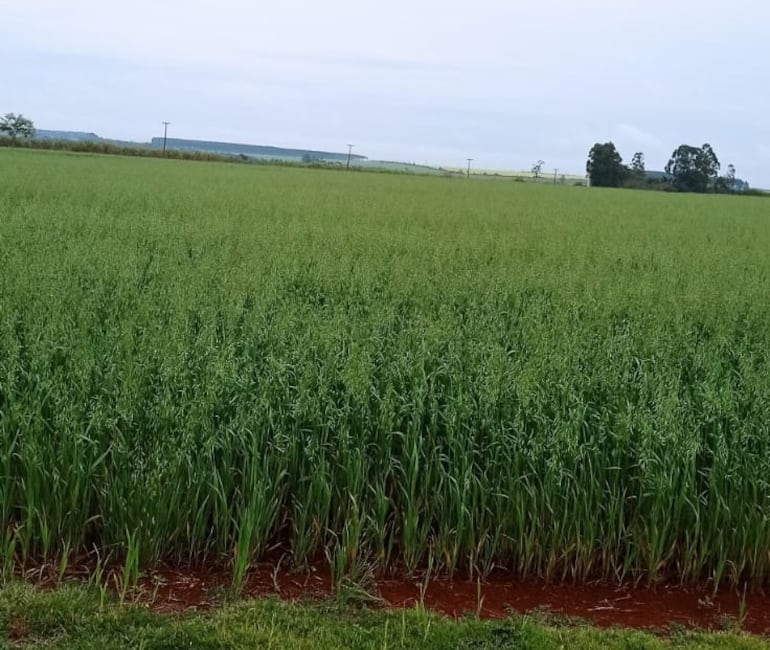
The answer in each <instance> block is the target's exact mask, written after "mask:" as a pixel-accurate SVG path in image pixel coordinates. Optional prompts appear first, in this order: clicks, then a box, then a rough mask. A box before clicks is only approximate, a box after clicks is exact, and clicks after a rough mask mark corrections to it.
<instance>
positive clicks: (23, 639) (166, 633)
mask: <svg viewBox="0 0 770 650" xmlns="http://www.w3.org/2000/svg"><path fill="white" fill-rule="evenodd" d="M0 647H2V648H5V647H9V648H10V647H13V648H37V647H44V648H52V649H58V650H91V649H93V650H102V649H103V648H111V649H113V650H120V649H122V648H125V649H126V650H129V649H130V650H134V649H135V648H144V649H147V650H149V649H153V650H161V649H168V650H177V649H179V648H195V649H196V650H207V649H212V650H213V649H215V648H216V649H223V650H224V649H227V650H247V649H254V650H256V649H258V648H259V649H261V648H271V649H272V650H281V649H286V650H349V649H350V648H372V649H373V650H385V649H392V650H409V649H410V648H414V649H415V650H456V649H457V648H467V649H474V650H514V649H517V650H518V649H521V648H524V649H527V650H550V649H553V650H558V649H560V648H571V649H575V650H581V649H583V650H587V649H589V648H607V649H609V650H612V649H614V648H618V649H620V648H626V649H627V648H638V649H642V648H643V649H648V650H665V649H666V648H683V649H688V650H697V649H706V648H713V649H718V648H724V649H725V650H726V649H728V648H729V649H730V650H734V649H738V650H760V649H761V648H767V647H768V645H767V643H766V641H765V640H763V639H761V638H758V637H750V636H747V635H741V634H726V633H714V634H705V633H695V632H684V633H680V634H677V635H675V636H672V637H671V638H669V639H665V638H660V637H655V636H653V635H651V634H649V633H642V632H634V631H623V630H597V629H594V628H591V627H587V626H570V627H566V626H559V625H556V624H553V623H551V624H543V623H541V622H538V621H537V620H536V619H533V618H529V617H526V616H522V617H514V618H510V619H508V620H503V621H478V620H475V619H473V618H466V619H463V620H460V621H452V620H449V619H446V618H442V617H440V616H436V615H433V614H430V613H427V612H424V611H421V610H419V609H411V610H401V611H390V612H386V611H379V612H378V611H367V610H362V609H349V608H342V607H329V606H323V605H318V604H316V605H311V604H301V603H300V604H297V603H294V604H290V603H280V602H276V601H273V600H263V601H259V602H253V603H239V604H235V605H229V606H226V607H223V608H221V609H218V610H214V611H211V612H206V613H197V614H196V613H187V614H183V615H179V616H175V617H171V616H160V615H157V614H153V613H151V612H149V611H147V610H146V609H145V608H144V607H133V606H125V607H117V606H115V605H113V604H110V603H107V604H106V606H102V604H100V602H99V597H98V595H97V594H94V593H92V592H88V591H85V590H84V589H82V588H77V587H71V586H68V587H65V588H63V589H61V590H59V591H55V592H42V591H36V590H34V589H32V588H30V587H26V586H22V585H19V584H11V585H7V586H5V587H2V588H0Z"/></svg>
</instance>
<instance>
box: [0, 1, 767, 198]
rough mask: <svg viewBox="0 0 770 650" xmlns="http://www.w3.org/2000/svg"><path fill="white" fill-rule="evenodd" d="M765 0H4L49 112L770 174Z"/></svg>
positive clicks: (373, 154) (20, 78) (26, 75)
mask: <svg viewBox="0 0 770 650" xmlns="http://www.w3.org/2000/svg"><path fill="white" fill-rule="evenodd" d="M768 25H770V3H768V1H767V0H735V2H732V3H730V2H724V0H722V1H719V2H717V1H715V0H622V1H621V0H551V2H543V1H542V0H541V1H539V2H518V1H514V0H475V1H473V0H463V1H459V0H422V1H421V0H387V1H385V2H383V1H379V2H374V1H372V0H330V1H327V2H318V1H317V0H316V1H311V0H270V1H269V2H259V1H258V0H257V1H255V0H251V1H248V0H219V1H218V2H211V1H206V2H204V1H202V0H186V1H185V2H182V1H178V2H164V1H163V0H131V1H130V2H120V3H117V2H110V1H109V0H68V1H67V2H62V0H25V1H23V2H19V1H18V0H0V56H1V57H2V60H3V61H4V62H5V63H6V65H5V66H4V70H3V75H2V81H0V113H5V112H8V111H12V112H21V113H24V114H25V115H27V116H28V117H31V118H32V119H33V120H34V121H35V124H36V126H38V127H39V128H50V129H63V130H83V131H94V132H96V133H98V134H99V135H101V136H104V137H113V138H122V139H132V140H139V141H147V140H149V139H150V138H151V137H152V136H157V135H161V134H162V126H161V121H163V120H169V121H170V122H171V126H170V127H169V135H170V136H171V135H173V136H175V137H182V138H199V139H208V140H225V141H238V142H246V143H252V144H268V145H277V146H289V147H302V148H312V149H325V150H333V151H344V150H345V149H346V148H345V144H346V143H348V142H350V143H354V144H355V150H354V151H355V152H357V153H361V154H364V155H367V156H369V157H370V158H379V159H391V160H393V159H395V160H406V161H413V162H417V163H431V164H444V165H455V166H462V165H464V164H465V158H467V157H472V158H474V159H475V161H474V165H476V166H478V167H483V168H488V169H495V168H498V169H529V168H530V167H531V166H532V164H533V163H534V162H535V161H536V160H538V159H543V160H545V162H546V168H547V169H549V170H552V169H553V168H559V170H560V171H564V172H568V173H579V174H582V173H584V172H585V159H586V154H587V152H588V150H589V148H590V147H591V145H592V144H593V143H594V142H596V141H601V142H604V141H607V140H612V141H614V142H615V143H616V145H617V146H618V148H619V150H620V152H621V154H622V155H623V157H624V159H625V160H626V161H627V162H630V160H631V157H632V155H633V153H634V152H635V151H643V152H644V153H645V154H646V158H647V168H648V169H661V168H662V167H663V166H664V165H665V163H666V161H667V160H668V157H669V156H670V154H671V152H672V151H673V150H674V149H675V148H676V147H677V146H678V145H679V144H681V143H688V144H693V145H701V144H703V143H704V142H710V143H711V144H712V145H713V146H714V148H715V150H716V152H717V155H718V156H719V158H720V160H721V162H722V165H723V167H726V166H727V164H728V163H734V164H735V166H736V168H737V171H738V176H740V177H743V178H746V179H747V180H749V182H751V183H752V185H754V186H760V187H770V45H769V42H770V37H769V36H768Z"/></svg>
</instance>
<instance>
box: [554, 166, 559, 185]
mask: <svg viewBox="0 0 770 650" xmlns="http://www.w3.org/2000/svg"><path fill="white" fill-rule="evenodd" d="M558 173H559V170H558V169H554V170H553V184H554V185H556V174H558Z"/></svg>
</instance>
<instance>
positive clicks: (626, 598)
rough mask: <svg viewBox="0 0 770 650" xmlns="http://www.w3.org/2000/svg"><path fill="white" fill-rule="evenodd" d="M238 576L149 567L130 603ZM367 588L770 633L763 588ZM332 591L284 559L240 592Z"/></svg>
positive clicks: (475, 603) (182, 602)
mask: <svg viewBox="0 0 770 650" xmlns="http://www.w3.org/2000/svg"><path fill="white" fill-rule="evenodd" d="M52 569H53V567H51V569H50V570H45V569H43V568H38V569H35V570H34V571H28V572H26V576H27V578H29V579H31V580H33V581H35V582H37V583H38V584H40V585H42V586H52V585H53V584H55V583H56V579H55V577H54V576H53V575H52ZM90 571H91V568H90V567H88V566H87V564H85V563H83V564H80V565H77V566H73V565H70V568H69V569H68V571H67V578H68V579H86V578H87V577H88V576H89V575H90ZM116 578H117V579H116ZM104 580H105V582H106V584H108V585H109V586H110V587H111V588H113V589H115V590H117V588H118V586H119V585H120V575H119V573H118V572H116V571H112V572H109V571H108V572H105V578H104ZM231 580H232V576H231V573H230V572H229V571H228V570H227V569H226V568H220V567H216V566H206V567H196V568H186V567H160V568H158V569H156V570H153V571H148V572H145V574H144V575H143V576H142V578H141V581H140V585H139V588H138V589H136V590H133V591H132V593H131V595H130V600H132V601H138V602H140V603H143V604H145V605H147V606H148V607H151V608H152V609H154V610H156V611H158V612H165V613H173V612H181V611H187V610H202V609H209V608H211V607H215V606H217V605H218V604H221V603H222V602H223V601H224V600H225V599H226V598H227V597H228V595H229V594H231V593H232V590H231V584H232V583H231ZM365 590H366V592H367V593H369V594H371V595H372V596H374V597H376V598H377V599H378V600H377V601H376V603H379V605H377V604H375V605H374V606H382V607H389V608H402V607H414V606H417V605H419V604H420V603H422V605H424V606H425V607H426V608H428V609H432V610H435V611H438V612H441V613H443V614H445V615H447V616H452V617H460V616H463V615H467V614H472V615H474V614H478V615H480V616H481V617H482V618H503V617H505V616H508V615H509V614H510V613H512V612H517V613H530V612H539V613H544V614H546V615H555V616H559V617H567V618H579V619H585V620H587V621H590V622H591V623H593V624H595V625H598V626H600V627H611V626H621V627H630V628H637V629H650V630H656V631H666V630H669V629H671V627H672V626H684V627H692V628H700V629H708V630H717V629H725V628H729V627H731V626H736V625H737V624H738V623H740V625H741V628H742V629H744V630H746V631H749V632H753V633H755V634H770V596H769V595H768V594H767V593H765V592H764V591H757V590H755V591H753V592H749V593H746V594H745V595H744V594H742V593H741V592H739V591H738V590H735V589H721V590H720V591H719V592H718V593H717V594H716V595H714V594H713V589H711V588H708V587H707V586H703V587H683V586H679V585H672V584H666V585H659V586H657V587H655V588H647V587H635V586H632V585H608V584H601V583H595V584H586V585H570V584H545V583H543V582H542V581H537V580H527V581H521V580H517V579H514V578H512V577H511V575H510V574H507V573H505V572H502V571H498V572H495V573H493V574H492V575H491V576H489V577H488V578H487V579H486V580H484V581H477V580H474V581H470V580H467V579H462V578H457V577H456V578H454V579H451V580H450V579H449V578H446V577H441V576H438V577H436V578H432V579H431V580H428V581H426V580H425V578H424V576H420V575H416V576H414V577H403V576H389V577H381V578H376V579H372V580H371V581H369V582H367V583H366V584H365ZM332 595H333V588H332V580H331V577H330V574H329V571H328V569H327V568H326V567H325V566H323V565H318V566H314V567H311V568H309V569H307V570H303V571H295V570H289V569H288V568H286V567H285V566H284V567H282V566H281V565H280V563H279V562H277V561H265V562H260V563H257V564H255V565H254V566H252V568H251V569H250V570H249V571H248V573H247V575H246V578H245V581H244V584H243V587H242V589H241V592H240V596H241V597H243V598H260V597H267V596H278V597H280V598H283V599H287V600H298V599H325V598H329V597H330V596H332ZM19 632H20V633H21V632H23V631H22V630H20V631H19Z"/></svg>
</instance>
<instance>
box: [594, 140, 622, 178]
mask: <svg viewBox="0 0 770 650" xmlns="http://www.w3.org/2000/svg"><path fill="white" fill-rule="evenodd" d="M586 171H587V172H588V176H589V177H590V179H591V185H595V186H597V187H620V186H621V185H623V179H624V178H625V176H626V174H627V172H628V170H627V168H626V167H625V166H624V165H623V158H621V157H620V154H619V153H618V150H617V149H616V148H615V145H614V144H613V143H612V142H605V143H604V144H599V143H598V142H597V143H596V144H595V145H594V146H593V147H591V151H589V152H588V162H587V163H586Z"/></svg>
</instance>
